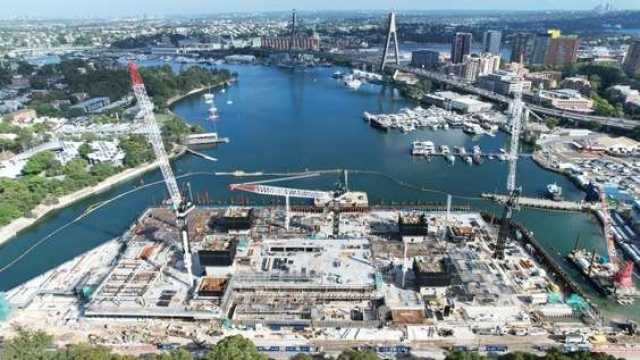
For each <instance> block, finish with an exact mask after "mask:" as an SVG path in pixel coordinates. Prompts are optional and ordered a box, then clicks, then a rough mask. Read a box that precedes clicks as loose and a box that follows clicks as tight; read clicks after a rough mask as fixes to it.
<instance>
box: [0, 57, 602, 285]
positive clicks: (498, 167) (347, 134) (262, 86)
mask: <svg viewBox="0 0 640 360" xmlns="http://www.w3.org/2000/svg"><path fill="white" fill-rule="evenodd" d="M231 69H232V70H233V71H237V72H239V74H240V75H239V78H240V79H241V81H240V82H239V83H238V84H237V85H233V86H231V87H229V88H228V89H227V91H226V93H217V94H216V100H219V101H220V102H222V103H224V102H226V101H227V100H230V99H233V101H234V106H233V107H232V108H229V109H228V110H226V111H225V113H224V121H220V122H219V123H218V124H217V126H218V131H219V133H221V134H223V133H224V134H225V135H226V136H228V137H229V138H231V139H233V141H232V142H231V143H229V144H228V145H225V146H220V147H216V148H211V149H203V150H199V151H200V152H202V153H204V154H207V155H209V156H213V157H215V158H217V159H219V161H218V162H217V163H216V164H215V169H214V170H215V171H217V172H220V173H225V172H234V169H243V170H244V172H245V173H254V174H260V173H267V172H269V173H285V172H289V171H291V170H293V171H300V172H302V171H304V170H305V169H308V168H311V169H333V168H336V166H339V167H343V168H351V169H366V170H374V171H379V172H381V173H394V174H396V176H397V177H398V178H400V179H402V180H404V181H406V182H409V183H414V184H422V186H423V187H426V188H431V189H441V190H444V191H446V192H448V193H452V194H454V195H459V196H468V197H477V196H478V194H479V193H480V192H493V191H495V189H496V188H497V187H498V188H499V187H501V186H504V185H503V181H504V180H503V178H504V173H505V170H506V169H505V165H506V164H505V165H503V164H504V163H503V162H500V161H485V162H484V165H483V166H475V167H464V166H463V167H460V166H458V167H446V168H444V167H440V165H439V164H438V162H433V163H432V165H430V166H429V167H420V168H417V167H416V166H415V163H414V162H413V161H411V159H410V158H409V157H407V151H410V149H409V150H407V139H408V138H409V139H412V140H413V138H415V137H416V136H418V137H419V134H418V133H417V132H414V133H411V134H402V133H399V132H389V133H388V134H381V133H378V132H372V131H367V128H366V127H363V126H362V121H361V120H359V119H360V118H361V116H362V112H363V111H369V112H374V111H376V112H380V113H394V112H398V111H399V109H401V108H405V107H410V106H411V104H410V103H408V102H406V101H404V100H397V99H393V98H392V97H391V96H387V97H384V98H383V102H382V103H381V102H380V98H379V94H378V92H375V91H372V92H369V89H368V87H363V88H362V89H361V90H360V91H359V92H358V93H357V94H354V93H351V92H345V90H344V87H342V86H341V85H340V84H336V82H335V81H334V80H332V79H331V78H330V74H331V72H332V71H335V70H330V69H306V70H305V71H304V72H295V73H283V72H282V71H281V70H278V69H276V68H265V67H261V66H233V67H232V68H231ZM314 78H315V79H318V81H317V82H313V81H312V79H314ZM292 79H295V81H296V82H297V83H305V84H306V85H308V86H305V87H304V88H303V89H300V88H295V89H294V88H291V86H290V85H291V84H290V82H291V81H292ZM323 79H326V80H323ZM244 83H250V84H252V86H242V84H244ZM274 86H275V87H277V88H278V91H272V90H268V89H272V88H273V87H274ZM327 88H329V89H331V90H330V91H328V90H327ZM259 94H262V95H260V96H263V97H264V98H263V100H264V101H258V102H255V101H249V100H248V99H253V98H255V96H258V95H259ZM265 94H266V95H265ZM303 95H304V96H303ZM311 99H314V103H313V104H312V103H311ZM298 101H302V107H300V106H298V107H296V104H298ZM334 102H336V103H337V104H340V106H337V107H336V106H329V104H332V103H334ZM283 106H285V108H286V110H285V111H284V112H283V110H282V108H283ZM380 106H382V108H380ZM173 111H174V112H175V113H176V114H178V115H179V116H182V117H184V118H186V119H188V120H189V121H190V123H191V124H194V125H196V124H199V125H201V126H203V127H204V128H205V129H206V130H207V131H214V129H213V124H212V123H211V122H210V121H208V120H207V111H208V105H207V104H205V103H204V101H203V100H202V96H201V95H198V96H193V97H190V98H187V99H184V100H183V101H181V102H179V103H177V104H176V105H175V106H174V109H173ZM273 111H280V116H278V117H276V118H273V117H271V116H267V115H266V114H268V113H273ZM345 119H350V120H345ZM336 128H341V129H342V131H340V132H337V133H336V132H335V130H332V129H336ZM423 131H427V132H429V129H428V128H427V129H424V130H423ZM265 134H269V135H270V136H269V137H267V138H266V139H265V137H264V135H265ZM429 134H431V135H430V136H429V138H431V139H432V141H433V142H434V146H436V147H437V148H438V147H439V146H440V145H442V144H446V145H448V146H449V148H450V152H451V153H452V154H455V153H456V150H455V148H456V147H463V148H466V149H468V150H469V153H470V152H471V149H472V148H473V146H475V145H479V146H480V147H481V149H483V150H484V151H487V152H489V150H488V149H500V148H501V147H504V146H505V145H504V144H505V139H507V137H506V135H504V134H503V133H497V134H496V136H495V137H490V136H483V137H479V138H474V137H470V136H468V135H467V134H465V133H463V132H462V128H460V127H450V129H449V130H448V131H435V132H429ZM320 138H321V139H323V140H322V141H321V142H318V139H320ZM423 138H424V137H423ZM415 140H420V139H419V138H418V139H415ZM410 144H411V142H409V148H410ZM291 148H295V149H298V151H297V152H296V154H295V155H293V154H292V153H291V152H290V149H291ZM363 149H366V153H364V152H363V151H362V150H363ZM492 152H496V153H499V152H500V151H499V150H498V151H492ZM345 153H350V154H353V156H346V157H345V156H344V154H345ZM258 154H259V155H260V156H258ZM443 164H444V162H443ZM521 166H522V168H523V169H524V170H523V171H527V174H528V176H526V177H523V178H522V183H523V187H524V189H525V195H527V196H535V195H536V194H537V193H538V192H542V191H544V185H540V184H548V183H553V182H557V183H558V185H560V186H562V187H563V189H564V196H565V198H566V199H568V200H572V201H573V200H577V199H580V197H582V196H583V193H582V192H581V191H580V190H579V189H577V188H576V187H575V186H574V185H573V184H572V183H571V182H570V181H568V180H566V179H565V178H564V177H562V176H559V175H556V174H553V173H550V172H546V171H543V170H541V169H540V168H539V167H537V165H536V164H535V163H533V162H532V161H531V160H530V159H529V158H528V157H527V156H526V155H525V157H524V158H523V159H521ZM175 169H176V174H177V176H181V175H185V174H188V173H190V172H193V171H212V169H211V162H209V161H207V160H204V159H200V158H198V157H195V156H185V157H183V158H180V159H178V160H177V161H175ZM391 169H393V170H391ZM434 170H435V171H434ZM239 174H240V173H239ZM469 177H473V178H476V179H479V180H478V181H476V182H474V184H473V187H470V186H469V183H468V181H466V180H464V179H468V178H469ZM158 179H159V173H158V172H155V173H150V174H148V175H146V176H145V177H144V182H145V183H148V184H151V183H153V182H155V181H157V180H158ZM179 181H180V183H181V185H182V186H184V185H185V183H186V182H189V183H190V185H191V188H192V189H193V192H194V196H199V195H198V194H202V193H204V192H207V193H208V196H207V197H208V198H210V199H212V201H213V200H215V203H219V202H225V203H229V202H230V201H231V200H233V198H232V196H233V197H234V198H236V202H237V197H238V195H231V194H230V193H229V192H228V190H226V189H227V186H228V184H229V182H230V181H229V180H227V179H226V178H224V177H209V176H202V175H194V176H185V177H181V178H180V180H179ZM334 182H335V175H331V174H327V175H324V176H321V177H318V178H310V179H300V180H295V181H291V182H290V184H291V185H297V186H300V187H302V188H309V187H311V188H314V187H318V186H319V187H331V185H332V184H333V183H334ZM350 182H351V183H353V185H352V186H357V187H358V188H362V189H366V190H367V192H368V193H369V194H373V195H370V199H369V202H370V204H372V205H380V204H386V205H391V204H392V203H394V204H397V205H399V204H403V203H405V204H407V203H415V202H417V201H420V202H426V203H444V201H445V197H444V195H441V194H438V193H429V192H418V191H415V190H410V189H406V188H402V187H399V186H397V185H395V184H394V183H392V182H390V181H387V180H382V181H381V180H380V179H379V178H376V177H371V176H368V175H364V174H363V175H357V174H354V175H353V176H351V179H350ZM138 183H139V181H136V182H132V183H127V184H123V185H122V186H119V187H116V188H114V189H112V190H110V191H107V192H105V193H103V194H101V195H100V196H98V197H95V198H90V199H87V200H85V201H82V202H79V203H78V204H76V205H74V206H71V207H69V208H67V209H65V210H63V211H62V212H60V213H58V214H57V215H55V216H53V217H51V218H49V219H48V220H47V221H46V222H44V223H42V224H40V225H39V226H38V227H36V228H33V229H31V230H30V231H28V232H26V233H23V234H21V235H20V236H19V237H18V238H17V239H16V241H11V242H9V243H7V244H5V245H4V246H3V247H2V249H1V251H0V265H5V264H7V263H8V262H10V261H12V260H13V259H14V258H15V255H16V254H20V253H23V252H24V251H25V250H26V249H28V248H29V247H31V246H32V245H33V244H35V243H37V242H38V241H39V240H40V239H41V238H42V236H43V235H42V234H43V233H44V234H46V233H50V232H52V231H54V230H55V229H56V228H58V227H60V226H62V225H64V224H65V223H66V222H67V221H68V219H70V218H71V219H73V218H75V217H77V216H78V215H79V214H82V213H83V212H84V210H85V208H86V207H88V206H90V205H92V204H94V203H96V202H99V201H101V200H105V199H108V198H110V197H113V196H114V195H117V194H119V193H121V192H124V191H126V190H130V189H132V188H133V187H135V186H137V184H138ZM158 189H159V188H158V187H148V188H143V189H141V190H140V191H138V192H135V193H133V194H131V195H129V196H128V197H127V198H126V199H123V200H122V202H121V203H120V204H121V206H116V205H117V203H114V204H113V205H110V206H108V207H105V208H102V209H100V210H98V211H96V212H95V213H93V214H92V215H91V216H88V217H87V218H86V219H83V220H82V221H80V222H78V224H77V225H74V226H71V227H69V228H67V229H65V230H63V231H61V232H60V233H59V234H57V235H56V236H53V237H52V238H51V239H50V240H48V241H46V242H44V243H42V244H41V245H39V246H37V247H36V248H35V249H34V250H33V251H31V252H30V253H29V254H27V255H26V256H25V257H24V258H23V259H22V261H19V262H17V263H16V264H15V265H13V267H12V268H11V272H10V273H5V274H3V276H0V286H1V287H2V289H10V288H12V287H13V286H15V285H18V284H20V283H22V282H24V281H26V280H28V279H29V278H31V277H33V276H35V275H38V274H40V273H41V272H43V271H44V270H46V269H49V268H52V267H53V266H55V265H56V264H59V263H62V262H64V261H66V260H68V259H70V258H72V257H74V256H76V255H78V254H81V253H84V252H86V251H88V250H90V249H92V248H93V247H95V246H97V245H99V244H101V243H104V242H105V241H108V240H110V239H111V238H113V237H114V236H115V235H117V233H119V232H121V231H124V230H126V228H128V226H129V224H130V222H131V221H133V220H134V219H135V218H136V217H137V216H139V214H140V213H141V211H143V210H144V208H145V207H146V206H147V205H149V204H153V203H158V202H159V201H160V200H161V199H162V196H161V195H160V194H158ZM248 201H250V202H256V203H258V204H259V203H263V201H264V200H262V199H259V198H255V197H252V196H248ZM454 205H465V206H466V205H471V206H473V207H474V208H478V209H488V210H492V211H494V210H495V209H497V208H496V207H493V206H492V205H491V204H490V203H489V202H484V201H475V200H471V201H469V200H464V199H458V198H455V197H454ZM517 216H518V219H519V220H520V221H521V222H522V223H523V224H525V225H526V226H527V228H529V229H531V230H532V231H534V232H536V233H540V232H541V231H543V230H542V229H544V231H545V234H548V235H545V237H540V239H539V241H540V242H541V244H543V245H546V246H553V247H554V249H556V250H554V251H552V253H553V254H554V255H555V254H556V253H558V252H560V253H561V254H563V253H564V252H565V251H567V252H568V251H570V250H571V244H570V242H569V243H566V241H564V239H567V238H573V237H574V235H571V233H572V231H569V229H572V230H575V229H582V230H580V231H582V232H583V234H584V236H583V239H584V240H583V241H584V243H585V244H588V245H589V246H593V247H594V248H596V249H600V246H601V245H600V244H602V240H601V235H600V233H599V230H598V226H597V223H595V222H594V221H593V220H592V219H591V218H590V217H589V216H585V215H583V214H578V213H566V214H554V216H549V215H546V214H545V213H543V212H537V211H532V210H528V209H523V210H521V211H520V212H519V213H518V215H517ZM97 219H100V220H99V221H98V220H97ZM77 238H83V239H86V240H85V241H83V242H81V243H78V242H76V241H73V239H77ZM585 246H586V245H585ZM52 249H57V250H56V251H53V250H52ZM43 254H47V255H46V256H43ZM560 256H563V255H560ZM560 256H559V258H560ZM27 264H28V266H27ZM567 271H569V272H571V271H570V269H568V270H567ZM6 274H10V276H5V275H6ZM585 286H586V285H585Z"/></svg>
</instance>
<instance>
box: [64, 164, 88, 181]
mask: <svg viewBox="0 0 640 360" xmlns="http://www.w3.org/2000/svg"><path fill="white" fill-rule="evenodd" d="M87 166H89V164H88V163H87V161H86V160H84V159H73V160H71V161H69V162H68V163H66V164H65V165H64V169H63V173H64V175H65V176H68V177H70V178H72V179H74V180H81V179H85V178H86V177H87V175H89V173H88V172H87Z"/></svg>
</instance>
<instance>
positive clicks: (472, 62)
mask: <svg viewBox="0 0 640 360" xmlns="http://www.w3.org/2000/svg"><path fill="white" fill-rule="evenodd" d="M463 64H464V67H463V68H462V73H461V74H460V76H461V77H462V78H464V79H465V80H467V81H476V80H477V79H478V76H483V75H487V74H492V73H494V72H496V71H498V69H500V56H499V55H493V54H489V53H485V54H481V55H477V54H473V55H466V56H465V57H464V60H463Z"/></svg>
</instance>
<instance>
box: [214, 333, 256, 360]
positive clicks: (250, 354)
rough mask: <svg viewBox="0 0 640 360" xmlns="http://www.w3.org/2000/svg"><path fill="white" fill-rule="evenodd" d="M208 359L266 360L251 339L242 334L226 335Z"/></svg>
mask: <svg viewBox="0 0 640 360" xmlns="http://www.w3.org/2000/svg"><path fill="white" fill-rule="evenodd" d="M205 359H207V360H266V359H267V357H266V356H265V355H263V354H260V353H259V352H258V350H257V349H256V347H255V345H254V344H253V343H252V342H251V340H249V339H246V338H244V337H242V336H240V335H234V336H230V337H226V338H224V339H222V340H220V341H219V342H218V343H217V344H216V346H215V347H214V348H213V349H212V350H211V351H209V352H208V353H207V355H206V356H205Z"/></svg>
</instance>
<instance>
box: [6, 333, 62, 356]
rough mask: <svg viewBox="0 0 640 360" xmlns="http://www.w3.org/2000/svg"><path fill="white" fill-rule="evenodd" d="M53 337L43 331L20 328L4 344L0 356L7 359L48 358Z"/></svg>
mask: <svg viewBox="0 0 640 360" xmlns="http://www.w3.org/2000/svg"><path fill="white" fill-rule="evenodd" d="M52 341H53V337H52V336H51V335H48V334H46V333H45V332H43V331H28V330H24V329H18V334H17V335H16V336H15V337H14V338H12V339H11V340H9V341H7V342H6V343H5V344H4V351H3V352H2V356H0V358H2V359H5V360H25V359H34V360H38V359H46V358H47V350H48V349H49V348H50V347H51V346H52V344H53V343H52Z"/></svg>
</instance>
